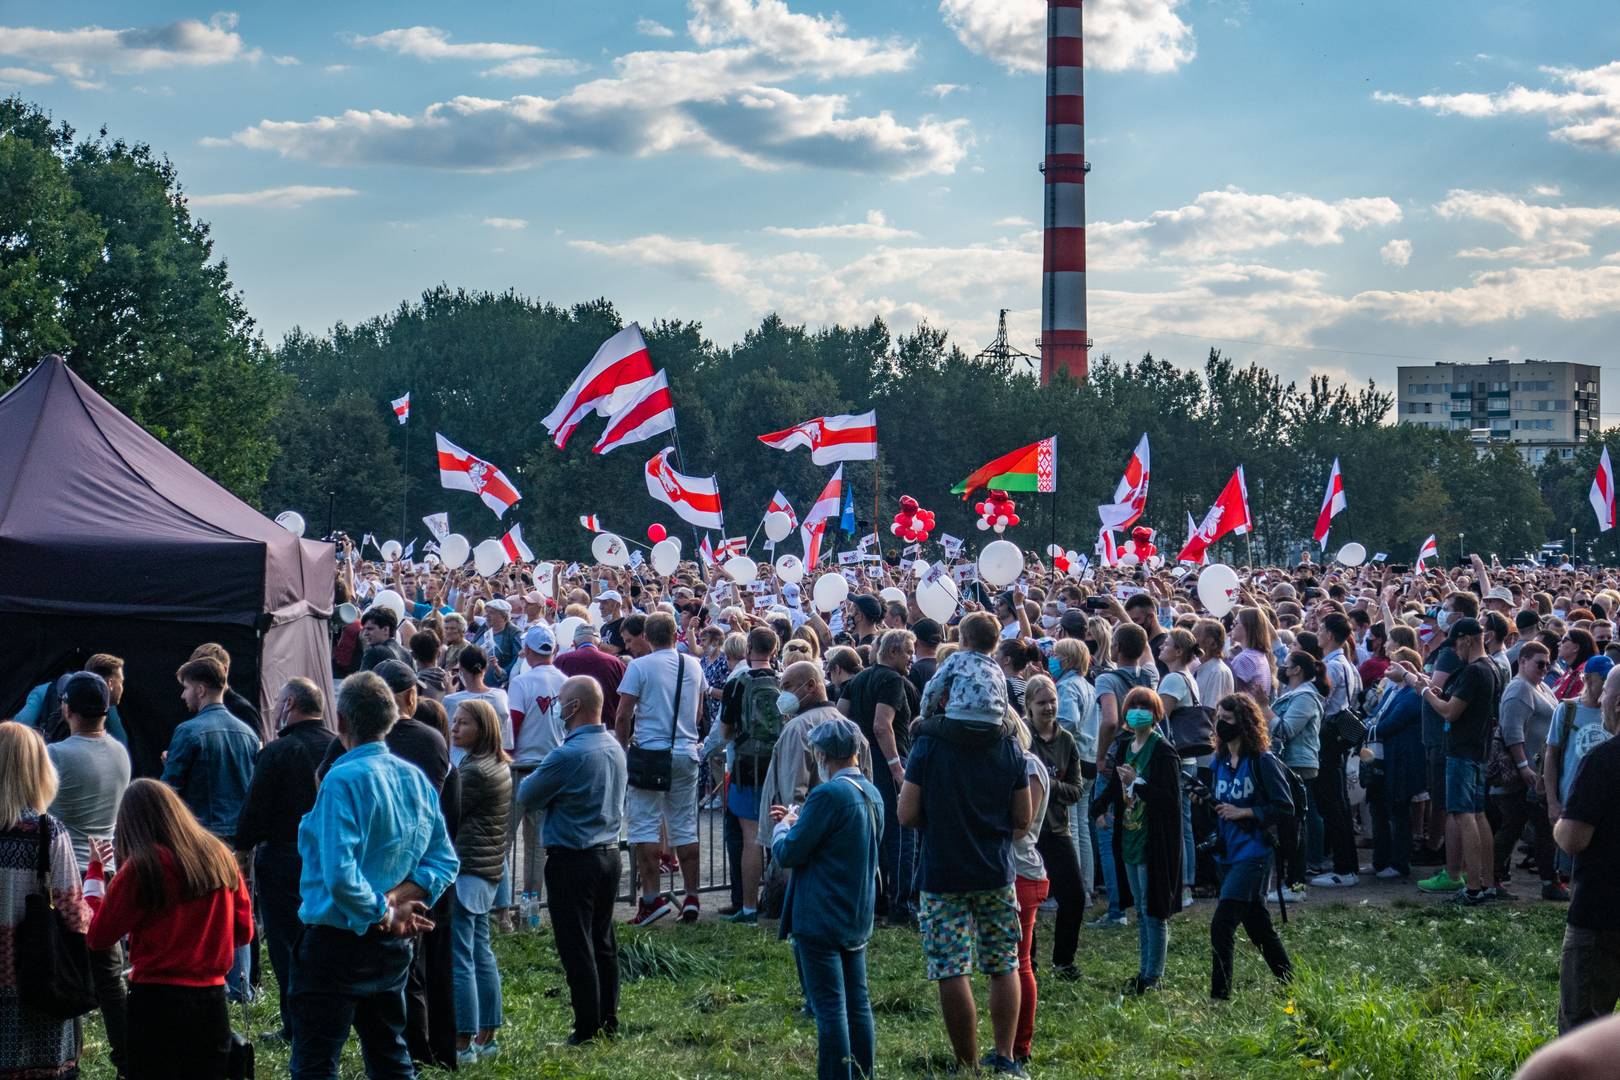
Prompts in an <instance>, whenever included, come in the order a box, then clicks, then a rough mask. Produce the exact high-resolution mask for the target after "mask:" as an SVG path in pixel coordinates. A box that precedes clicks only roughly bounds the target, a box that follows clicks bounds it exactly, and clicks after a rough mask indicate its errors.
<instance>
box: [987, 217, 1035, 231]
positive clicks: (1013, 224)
mask: <svg viewBox="0 0 1620 1080" xmlns="http://www.w3.org/2000/svg"><path fill="white" fill-rule="evenodd" d="M991 224H993V225H998V226H1000V227H1002V228H1010V229H1017V228H1028V227H1029V226H1031V225H1033V224H1035V223H1034V222H1033V221H1031V220H1029V218H1027V217H1018V216H1016V215H1015V216H1013V217H1004V218H1001V219H999V220H997V221H994V222H991Z"/></svg>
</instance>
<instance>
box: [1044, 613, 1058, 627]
mask: <svg viewBox="0 0 1620 1080" xmlns="http://www.w3.org/2000/svg"><path fill="white" fill-rule="evenodd" d="M1057 624H1058V617H1057V616H1056V615H1042V616H1041V625H1042V626H1043V627H1045V628H1046V629H1048V630H1050V629H1052V627H1054V626H1056V625H1057Z"/></svg>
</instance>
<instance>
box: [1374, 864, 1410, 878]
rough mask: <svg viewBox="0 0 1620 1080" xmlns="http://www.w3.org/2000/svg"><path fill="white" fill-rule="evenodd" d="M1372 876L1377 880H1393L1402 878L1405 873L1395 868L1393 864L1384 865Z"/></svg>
mask: <svg viewBox="0 0 1620 1080" xmlns="http://www.w3.org/2000/svg"><path fill="white" fill-rule="evenodd" d="M1373 876H1374V877H1376V878H1377V879H1378V880H1379V881H1394V880H1395V879H1396V878H1403V877H1405V876H1406V875H1405V874H1403V873H1401V872H1400V871H1399V870H1397V869H1395V868H1394V867H1393V866H1386V867H1384V868H1383V869H1382V870H1380V871H1378V873H1376V874H1374V875H1373Z"/></svg>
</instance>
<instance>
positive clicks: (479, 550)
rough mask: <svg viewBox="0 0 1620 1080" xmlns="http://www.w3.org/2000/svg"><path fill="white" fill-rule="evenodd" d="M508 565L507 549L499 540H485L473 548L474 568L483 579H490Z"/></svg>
mask: <svg viewBox="0 0 1620 1080" xmlns="http://www.w3.org/2000/svg"><path fill="white" fill-rule="evenodd" d="M505 565H506V549H505V548H503V547H501V542H500V541H499V540H485V541H483V542H481V543H480V544H479V545H478V546H477V547H475V548H473V567H474V568H475V569H476V570H477V571H478V573H479V574H480V575H482V576H483V577H489V576H490V575H491V574H493V573H495V572H496V571H497V570H499V569H500V568H501V567H503V566H505Z"/></svg>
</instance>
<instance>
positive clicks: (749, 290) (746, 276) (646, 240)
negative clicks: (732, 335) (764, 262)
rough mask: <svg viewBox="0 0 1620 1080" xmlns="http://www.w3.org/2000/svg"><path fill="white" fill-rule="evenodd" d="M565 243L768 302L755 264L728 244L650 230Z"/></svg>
mask: <svg viewBox="0 0 1620 1080" xmlns="http://www.w3.org/2000/svg"><path fill="white" fill-rule="evenodd" d="M568 246H569V247H571V248H573V249H574V250H576V251H584V252H588V253H590V254H593V255H602V256H606V257H608V258H612V259H618V260H620V261H626V262H632V263H636V264H639V265H644V266H656V267H659V268H661V269H665V270H670V271H673V272H674V273H675V274H676V275H678V276H680V277H683V278H695V279H697V280H699V281H706V282H709V283H710V284H713V285H717V286H719V287H720V288H722V289H724V290H725V291H727V292H729V293H733V294H735V295H737V296H741V297H744V298H745V299H747V300H748V301H749V302H750V303H751V304H754V305H756V306H757V305H761V304H768V303H770V297H771V294H770V291H769V290H767V289H766V288H765V286H763V285H762V284H760V282H759V276H758V274H757V273H756V270H757V266H756V265H755V264H754V262H753V260H750V259H749V258H748V257H747V256H746V255H744V254H743V253H742V252H741V251H739V250H738V249H737V248H736V247H735V246H734V245H732V244H712V243H707V242H705V241H702V240H682V239H677V238H675V237H671V236H664V235H662V234H659V233H654V234H652V235H650V236H638V237H636V238H635V239H633V240H627V241H624V242H622V243H603V242H600V241H596V240H570V241H568Z"/></svg>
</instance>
